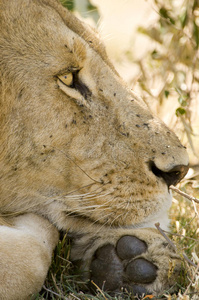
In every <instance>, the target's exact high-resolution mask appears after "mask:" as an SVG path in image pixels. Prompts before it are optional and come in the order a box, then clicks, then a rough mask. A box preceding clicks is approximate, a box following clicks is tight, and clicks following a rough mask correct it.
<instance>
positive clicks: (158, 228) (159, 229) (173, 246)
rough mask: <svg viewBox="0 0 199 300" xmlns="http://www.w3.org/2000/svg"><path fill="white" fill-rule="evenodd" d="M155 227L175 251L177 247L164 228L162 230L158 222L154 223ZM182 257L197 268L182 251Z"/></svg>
mask: <svg viewBox="0 0 199 300" xmlns="http://www.w3.org/2000/svg"><path fill="white" fill-rule="evenodd" d="M155 227H156V228H157V230H158V231H159V232H160V233H161V235H162V236H163V237H164V238H165V239H166V240H167V242H168V243H169V244H170V245H171V247H172V248H173V249H174V250H175V251H176V252H177V247H176V245H175V244H174V243H173V242H172V241H171V240H170V238H169V237H168V236H167V235H166V234H165V233H164V230H162V229H161V228H160V223H155ZM182 255H183V257H184V259H185V260H186V261H187V262H188V263H189V264H191V265H192V266H194V267H195V268H197V265H196V264H194V263H193V262H192V261H191V260H190V259H189V258H188V257H187V256H186V254H184V253H182Z"/></svg>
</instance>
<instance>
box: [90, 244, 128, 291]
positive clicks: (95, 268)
mask: <svg viewBox="0 0 199 300" xmlns="http://www.w3.org/2000/svg"><path fill="white" fill-rule="evenodd" d="M90 269H91V280H93V281H94V282H95V284H96V285H97V286H99V287H100V288H103V289H104V290H106V291H114V290H117V289H118V287H120V286H121V285H122V273H123V265H122V262H121V261H120V259H119V258H118V256H117V254H116V251H115V248H114V246H113V245H110V244H108V245H105V246H103V247H101V248H99V249H98V250H97V251H96V253H95V258H94V259H93V261H92V263H91V267H90Z"/></svg>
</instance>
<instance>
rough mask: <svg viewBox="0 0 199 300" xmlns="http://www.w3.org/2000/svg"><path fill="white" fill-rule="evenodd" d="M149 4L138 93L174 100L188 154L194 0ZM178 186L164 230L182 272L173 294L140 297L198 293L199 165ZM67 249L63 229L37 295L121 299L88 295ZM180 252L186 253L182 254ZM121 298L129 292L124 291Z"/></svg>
mask: <svg viewBox="0 0 199 300" xmlns="http://www.w3.org/2000/svg"><path fill="white" fill-rule="evenodd" d="M153 5H154V8H155V10H156V11H157V13H158V14H159V18H158V20H157V22H156V23H155V24H153V26H151V27H150V28H144V27H142V28H139V32H140V33H142V34H145V35H147V36H148V37H149V38H150V39H151V40H152V41H153V44H154V48H153V49H152V51H151V50H150V51H149V52H148V54H147V55H146V57H145V59H142V60H140V61H138V62H137V64H138V65H139V66H140V76H139V84H140V87H141V93H142V96H143V98H145V99H146V101H148V102H150V101H151V100H149V99H152V100H153V101H155V102H156V106H157V111H158V110H161V109H162V107H164V105H163V104H164V103H165V101H173V102H172V106H173V107H174V108H173V112H172V110H171V113H173V114H174V115H175V118H176V119H175V123H173V124H175V126H176V124H178V125H179V126H178V128H179V131H178V132H179V134H181V137H182V138H183V139H184V140H183V142H185V143H186V144H187V146H189V147H190V148H191V149H192V153H193V155H195V154H196V155H197V153H196V150H195V148H194V138H193V137H194V135H193V134H194V132H193V129H192V117H193V112H194V105H195V102H196V99H197V97H198V95H197V93H198V90H199V59H198V58H199V57H198V55H199V54H198V46H199V1H198V0H184V1H180V0H179V1H169V0H168V1H163V0H162V1H161V0H154V1H153ZM129 53H130V50H129V52H128V53H126V57H128V58H129V59H131V58H130V55H129ZM133 81H134V78H132V82H133ZM157 83H158V84H157ZM154 84H155V86H156V92H155V95H154ZM175 128H176V127H175ZM185 137H186V139H185ZM189 174H190V173H189ZM178 188H180V190H181V191H183V192H185V193H186V194H188V195H189V197H187V196H186V195H185V196H182V195H180V194H179V193H178V192H175V191H173V195H174V201H173V206H172V208H171V211H170V216H171V232H170V233H167V232H164V234H166V235H167V237H169V239H170V241H172V243H174V244H175V247H176V249H177V252H178V253H179V254H180V255H181V257H182V261H183V265H184V268H185V271H186V272H185V274H183V275H182V276H181V278H180V280H179V282H177V283H176V284H178V286H179V292H178V293H177V294H175V295H170V294H169V291H168V292H165V293H164V294H163V295H160V296H159V297H158V298H155V297H153V296H149V297H145V298H143V299H145V300H146V299H154V300H155V299H168V300H174V299H176V300H188V299H191V300H198V299H199V204H198V202H197V199H196V201H195V200H194V199H193V197H196V198H198V199H199V166H194V167H193V168H192V173H191V174H190V175H189V176H188V177H187V178H186V179H184V180H183V181H182V183H181V184H180V185H179V186H178ZM188 198H189V199H188ZM69 253H70V244H69V242H68V241H67V238H66V235H63V238H62V240H60V242H59V245H58V246H57V248H56V251H55V256H54V260H53V263H52V266H51V269H50V271H49V274H48V278H47V280H46V282H45V284H44V287H43V290H42V292H41V293H40V295H38V296H37V297H36V299H40V300H41V299H94V300H95V299H123V298H122V297H121V296H119V295H118V297H113V298H112V297H110V296H109V295H107V294H106V293H104V292H103V291H101V290H98V293H97V295H95V296H92V295H90V294H89V293H88V290H87V287H86V285H85V284H84V283H83V282H81V278H80V276H79V274H78V273H77V271H76V270H75V269H74V267H73V266H72V265H71V263H70V262H69ZM183 253H184V254H186V256H187V257H188V259H187V258H186V259H185V258H184V256H183ZM189 260H191V263H190V261H189ZM125 299H133V297H132V296H131V295H126V296H125Z"/></svg>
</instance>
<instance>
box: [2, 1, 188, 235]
mask: <svg viewBox="0 0 199 300" xmlns="http://www.w3.org/2000/svg"><path fill="white" fill-rule="evenodd" d="M0 5H1V12H0V13H1V17H0V28H1V36H0V76H1V77H0V78H1V82H0V97H1V98H0V101H1V102H0V120H1V127H0V128H1V135H0V147H1V148H0V165H1V181H0V182H1V183H0V188H1V202H0V209H1V213H5V214H6V213H13V212H15V213H18V212H19V213H20V212H25V211H32V212H36V213H38V214H43V215H45V216H47V217H48V218H49V219H50V220H51V221H52V222H54V223H56V224H57V226H58V227H59V228H66V227H67V228H68V227H70V228H71V230H75V228H77V229H78V230H80V229H81V228H82V227H85V228H86V227H87V226H90V224H92V226H94V224H104V225H108V226H130V225H133V226H138V227H139V226H144V224H146V225H147V226H149V225H150V224H152V223H153V222H154V220H157V219H158V218H160V221H163V222H166V217H165V215H164V213H165V212H166V210H167V209H168V208H169V206H170V202H171V195H170V193H169V190H168V186H169V185H171V184H175V183H177V182H178V181H179V180H180V179H181V178H182V177H183V176H184V175H185V174H186V172H187V168H188V167H187V165H188V157H187V154H186V150H185V149H184V147H183V146H182V145H181V144H180V142H179V140H178V138H177V137H176V136H175V134H174V133H172V132H171V131H170V130H169V129H168V128H167V127H166V126H165V125H164V124H163V123H162V122H161V121H160V120H159V119H158V118H156V117H154V116H153V115H152V114H151V112H150V110H149V108H148V107H147V105H146V104H145V103H144V102H143V101H142V100H141V99H139V98H138V97H137V96H136V95H135V94H134V93H133V92H132V91H131V90H130V89H129V88H128V87H127V86H126V84H125V83H124V82H123V81H122V80H121V78H120V77H119V75H118V74H117V72H116V71H115V69H114V67H113V66H112V64H111V63H110V61H109V60H108V58H107V55H106V52H105V49H104V46H103V44H102V43H101V41H100V40H99V39H98V37H97V34H96V33H95V32H94V31H93V30H92V29H90V28H89V27H88V26H87V25H85V24H83V23H82V22H81V21H79V20H77V19H76V18H75V17H74V16H73V15H71V14H70V13H69V12H68V11H67V10H66V9H64V8H63V7H62V6H61V4H59V2H58V1H56V0H34V1H33V0H10V1H5V0H0ZM164 218H165V220H164Z"/></svg>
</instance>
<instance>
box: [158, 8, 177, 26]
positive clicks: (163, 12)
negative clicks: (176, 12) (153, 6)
mask: <svg viewBox="0 0 199 300" xmlns="http://www.w3.org/2000/svg"><path fill="white" fill-rule="evenodd" d="M159 13H160V15H161V17H163V18H165V19H167V20H169V21H170V23H171V24H173V25H174V24H175V20H174V19H173V18H172V17H171V16H170V15H169V12H168V11H167V10H166V8H164V7H161V8H160V10H159Z"/></svg>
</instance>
